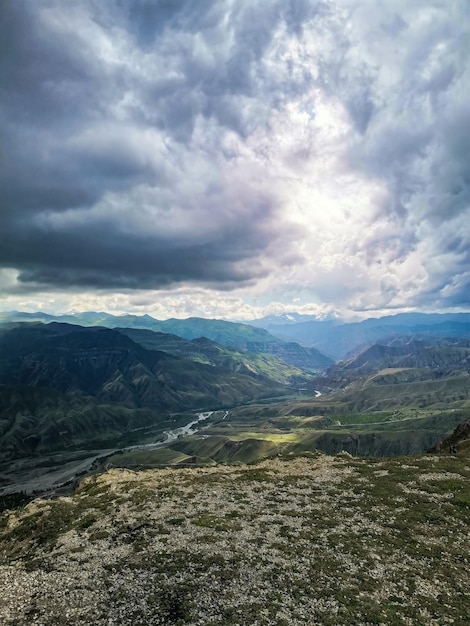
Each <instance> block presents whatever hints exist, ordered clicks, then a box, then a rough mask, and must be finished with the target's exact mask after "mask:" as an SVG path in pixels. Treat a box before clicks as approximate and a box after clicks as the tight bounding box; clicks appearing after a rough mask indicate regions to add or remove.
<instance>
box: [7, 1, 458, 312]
mask: <svg viewBox="0 0 470 626" xmlns="http://www.w3.org/2000/svg"><path fill="white" fill-rule="evenodd" d="M0 11H1V19H0V28H1V34H0V39H1V41H2V47H3V53H2V55H1V56H0V75H1V76H2V79H1V84H0V124H1V133H2V148H1V150H2V167H1V170H0V186H1V197H0V202H1V229H0V265H1V267H3V268H5V269H6V270H11V271H14V272H15V275H16V278H15V280H14V281H13V282H12V281H10V282H8V283H5V286H4V290H5V293H6V292H8V293H9V294H10V295H11V296H12V297H13V296H14V294H15V293H18V294H19V293H21V294H24V293H25V291H27V289H31V291H32V292H33V291H38V290H41V289H42V290H44V291H45V292H47V291H53V290H59V291H60V290H74V291H75V292H76V293H79V292H80V290H88V292H92V291H93V290H105V291H106V290H110V291H113V292H120V291H123V292H125V291H134V292H137V291H139V293H140V290H147V291H149V290H159V291H160V292H162V291H165V290H166V291H167V292H168V293H171V290H172V289H177V288H183V289H185V290H187V289H191V288H194V289H201V288H203V289H206V290H207V293H210V292H211V290H218V292H227V291H232V292H234V293H236V294H237V295H239V296H240V298H241V299H242V300H246V301H251V302H252V303H255V302H256V301H258V300H259V299H261V300H262V301H263V302H264V303H267V302H269V301H270V300H272V301H278V302H285V303H286V306H288V304H289V303H291V302H292V301H294V300H295V301H298V300H299V298H300V300H301V302H302V304H308V303H312V304H316V305H327V306H330V307H331V308H338V309H349V310H356V311H361V310H375V309H377V310H379V309H380V310H386V309H392V308H406V307H412V308H423V307H424V308H427V309H437V308H445V307H453V306H455V307H468V306H470V292H469V285H470V227H469V224H470V202H469V200H470V140H469V138H468V132H467V131H468V128H469V123H470V99H469V98H468V93H469V91H470V69H469V67H468V58H469V52H470V50H469V41H470V9H469V7H468V3H466V2H465V1H464V0H454V1H450V2H444V1H437V0H434V1H433V2H427V3H422V2H418V1H416V2H409V1H407V2H405V1H402V0H397V1H396V2H393V3H387V2H381V1H379V0H369V1H366V2H364V1H361V2H359V0H357V1H353V0H334V1H333V2H326V1H325V2H323V1H315V0H303V1H302V0H292V1H290V2H288V1H286V0H278V1H272V0H270V1H268V0H266V1H257V2H251V1H248V0H246V1H244V0H237V1H236V2H232V1H230V0H224V1H222V0H221V1H220V2H212V1H206V0H201V1H197V2H195V1H194V0H192V1H190V0H179V1H176V0H171V1H165V0H161V1H157V0H155V1H150V0H135V1H133V2H131V1H130V0H129V1H126V0H114V2H112V1H109V2H99V1H98V0H96V1H91V0H80V1H79V2H77V3H73V4H70V3H63V2H60V1H58V0H41V2H27V1H18V2H16V1H10V2H4V3H2V8H1V9H0ZM185 293H187V291H185ZM139 297H142V296H141V295H139ZM144 299H145V298H144Z"/></svg>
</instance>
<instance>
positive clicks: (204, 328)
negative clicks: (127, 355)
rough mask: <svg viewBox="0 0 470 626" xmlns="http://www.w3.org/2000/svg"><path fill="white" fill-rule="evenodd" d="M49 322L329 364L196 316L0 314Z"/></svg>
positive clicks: (304, 364)
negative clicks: (133, 331) (138, 332)
mask: <svg viewBox="0 0 470 626" xmlns="http://www.w3.org/2000/svg"><path fill="white" fill-rule="evenodd" d="M25 321H26V322H33V321H38V322H46V323H47V322H51V321H56V322H59V323H69V324H79V325H82V326H103V327H106V328H130V329H143V330H145V329H146V330H152V331H154V332H161V333H166V334H173V335H177V336H179V337H182V338H183V339H187V340H193V339H197V338H201V337H206V338H207V339H210V340H211V341H213V342H216V343H218V344H220V345H221V346H224V347H226V348H231V349H234V350H238V351H248V352H253V353H257V354H272V355H275V356H277V357H279V358H280V359H281V360H283V361H284V362H285V363H287V364H288V365H292V366H294V367H298V368H301V369H305V370H308V371H313V372H318V371H321V370H323V369H325V368H326V367H328V366H330V365H331V364H332V363H333V360H332V359H331V358H330V357H327V356H326V355H325V354H322V353H321V352H320V351H318V350H317V349H316V348H309V347H305V346H300V345H299V344H297V343H296V342H293V341H284V340H283V339H280V338H279V337H274V336H273V335H271V334H270V333H269V332H268V331H267V330H265V329H263V328H255V327H254V326H249V325H248V324H238V323H235V322H226V321H224V320H209V319H204V318H199V317H191V318H188V319H183V320H181V319H169V320H165V321H160V320H156V319H154V318H153V317H150V316H149V315H143V316H138V315H119V316H115V315H109V314H105V313H103V314H102V313H94V312H89V313H78V314H74V315H58V316H51V315H49V314H43V313H21V312H12V313H1V314H0V323H1V322H3V323H10V324H11V323H17V322H25Z"/></svg>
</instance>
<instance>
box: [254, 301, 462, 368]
mask: <svg viewBox="0 0 470 626" xmlns="http://www.w3.org/2000/svg"><path fill="white" fill-rule="evenodd" d="M266 329H267V330H268V331H269V332H270V333H271V334H272V335H274V336H276V337H279V338H281V339H283V340H284V341H289V340H290V341H295V342H298V343H299V344H301V345H303V346H308V347H315V348H316V349H317V350H320V351H321V352H322V353H324V354H327V355H328V356H330V357H331V358H333V359H335V360H340V359H344V358H345V357H346V356H347V355H348V353H350V352H352V351H355V350H356V349H357V347H358V346H367V345H371V344H374V343H377V342H380V341H382V340H384V339H386V338H391V337H393V336H395V335H407V336H413V337H414V338H418V339H419V338H422V339H427V338H440V339H445V338H452V337H454V338H470V313H445V314H438V313H400V314H397V315H390V316H385V317H381V318H369V319H366V320H363V321H362V322H353V323H348V324H341V323H339V322H338V320H327V321H307V322H301V323H298V324H281V325H279V324H274V325H273V324H268V325H266Z"/></svg>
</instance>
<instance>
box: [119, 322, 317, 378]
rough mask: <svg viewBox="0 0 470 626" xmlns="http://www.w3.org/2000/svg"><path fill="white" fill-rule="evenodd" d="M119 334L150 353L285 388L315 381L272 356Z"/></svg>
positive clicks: (206, 342) (143, 333) (147, 334)
mask: <svg viewBox="0 0 470 626" xmlns="http://www.w3.org/2000/svg"><path fill="white" fill-rule="evenodd" d="M119 332H120V333H122V334H124V335H126V336H128V337H130V338H131V339H132V340H133V341H135V342H136V343H138V344H140V345H141V346H143V347H144V348H147V349H148V350H161V351H163V352H167V353H168V354H173V355H174V356H179V357H183V358H186V359H190V360H191V361H196V362H198V363H205V364H207V365H212V366H217V367H221V368H223V369H227V370H231V371H234V372H238V373H240V374H245V375H246V376H252V377H255V378H260V377H265V378H268V379H270V380H274V381H277V382H280V383H282V384H299V383H300V384H304V383H305V382H306V381H308V380H310V379H311V378H312V375H311V374H307V373H306V372H305V371H304V370H302V369H299V368H297V367H294V366H292V365H288V364H287V363H285V362H284V361H282V360H281V359H280V358H279V357H278V356H275V355H273V354H262V353H258V354H256V353H253V352H239V351H238V350H234V349H231V348H224V347H223V346H220V345H219V344H217V343H215V342H214V341H211V340H210V339H207V338H206V337H199V338H197V339H192V340H190V341H189V340H187V339H183V338H182V337H178V336H177V335H171V334H168V333H158V332H154V331H151V330H144V329H137V328H122V329H119ZM300 351H302V350H300ZM309 364H310V362H308V365H309Z"/></svg>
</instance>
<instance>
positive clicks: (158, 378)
mask: <svg viewBox="0 0 470 626" xmlns="http://www.w3.org/2000/svg"><path fill="white" fill-rule="evenodd" d="M68 328H69V332H66V330H65V329H67V326H65V325H59V326H58V327H57V326H56V325H54V324H51V325H47V326H46V327H44V326H42V325H39V326H36V325H33V326H29V327H19V328H15V329H12V330H10V331H8V332H6V333H3V334H2V335H0V353H1V358H0V384H6V385H27V386H30V387H44V388H48V389H55V390H56V391H60V392H62V393H67V392H75V391H79V392H82V393H84V394H87V395H92V396H95V397H97V398H99V399H101V400H106V401H110V402H120V403H123V404H126V405H128V406H134V407H148V408H152V409H157V410H160V411H164V412H168V411H179V410H183V409H188V408H197V407H200V406H214V405H219V406H224V405H228V404H232V403H238V402H243V401H247V400H251V399H253V398H256V397H260V396H263V395H269V394H270V393H273V392H274V391H275V390H279V385H276V384H275V383H273V382H271V381H263V382H260V381H257V380H254V379H253V378H251V377H248V376H244V375H242V374H238V373H236V372H229V371H226V370H222V369H221V368H217V367H210V366H208V365H204V364H200V363H195V362H193V361H189V360H187V359H181V358H178V357H174V356H172V355H169V354H166V353H164V352H157V351H154V350H146V349H145V348H143V347H142V346H140V345H138V344H136V343H135V342H134V341H132V340H131V339H130V338H129V337H127V336H125V335H123V334H121V333H119V332H118V331H115V330H111V329H107V328H81V327H74V326H69V327H68Z"/></svg>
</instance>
